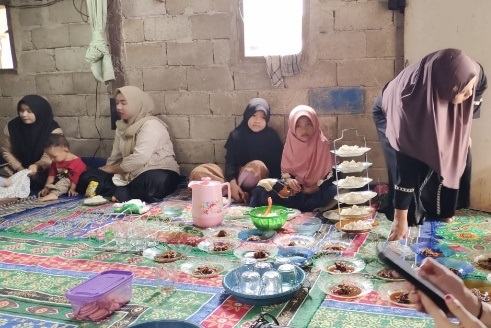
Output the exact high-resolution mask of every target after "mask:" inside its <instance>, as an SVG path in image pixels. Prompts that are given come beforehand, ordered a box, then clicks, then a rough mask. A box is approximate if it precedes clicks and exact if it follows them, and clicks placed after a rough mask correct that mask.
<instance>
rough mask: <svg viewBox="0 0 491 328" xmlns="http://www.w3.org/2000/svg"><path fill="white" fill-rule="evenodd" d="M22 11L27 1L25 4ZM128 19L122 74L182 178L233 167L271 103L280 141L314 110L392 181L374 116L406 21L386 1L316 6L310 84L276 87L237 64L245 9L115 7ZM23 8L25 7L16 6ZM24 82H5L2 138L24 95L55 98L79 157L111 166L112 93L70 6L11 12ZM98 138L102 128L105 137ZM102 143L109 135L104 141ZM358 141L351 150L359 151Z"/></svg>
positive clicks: (305, 65)
mask: <svg viewBox="0 0 491 328" xmlns="http://www.w3.org/2000/svg"><path fill="white" fill-rule="evenodd" d="M17 1H19V0H17ZM113 1H120V2H121V7H122V11H123V16H124V19H123V30H124V31H123V34H124V53H125V57H124V58H123V61H122V62H123V64H124V69H125V77H126V80H127V83H128V84H132V85H135V86H138V87H140V88H142V89H143V90H145V91H147V92H148V93H150V94H151V95H152V96H153V97H154V100H155V102H156V105H157V112H156V114H157V115H159V116H160V117H161V118H162V119H163V120H164V121H166V122H167V123H168V125H169V130H170V134H171V136H172V138H173V139H174V146H175V151H176V156H177V160H178V162H179V163H180V164H181V169H182V173H183V174H187V173H189V171H190V170H191V169H192V168H193V167H194V166H195V165H197V164H200V163H204V162H215V163H219V164H223V163H224V157H225V150H224V148H223V145H224V144H225V140H226V138H227V136H228V134H229V132H230V131H231V130H232V129H233V128H234V127H235V126H236V125H237V124H238V123H240V121H241V118H242V113H243V111H244V109H245V107H246V104H247V102H248V101H249V100H250V99H251V98H254V97H263V98H265V99H267V100H268V102H269V103H270V105H271V108H272V114H273V116H272V118H271V122H270V124H271V126H273V127H274V128H275V129H276V130H277V131H278V132H279V134H280V136H281V137H282V138H284V137H285V134H286V130H287V122H288V114H289V112H290V111H291V109H293V108H294V107H295V106H297V105H300V104H307V105H310V106H312V107H314V108H315V109H316V110H317V112H318V114H319V116H320V121H321V126H322V128H323V131H324V134H325V135H326V136H327V137H328V138H329V139H330V140H334V139H336V138H338V137H339V136H340V135H341V131H342V130H343V129H346V128H356V129H358V132H359V134H361V135H364V136H365V137H366V140H367V144H368V145H369V146H371V147H372V148H373V151H372V152H371V153H370V154H369V160H370V161H372V162H374V166H373V169H372V173H373V174H371V175H374V176H375V180H376V181H386V172H385V164H384V160H383V155H382V152H381V149H380V148H379V145H378V140H377V135H376V131H375V127H374V124H373V120H372V116H371V106H372V104H373V100H374V98H375V97H376V96H377V94H378V93H379V92H380V90H381V88H382V87H383V86H384V85H385V83H386V82H387V81H389V80H390V79H391V78H392V77H394V76H395V74H396V73H397V72H398V71H400V69H402V66H403V44H402V42H403V16H402V15H401V14H400V13H398V12H392V11H390V10H388V9H387V2H386V1H385V0H358V1H353V0H310V1H306V2H307V3H309V5H308V8H307V12H306V14H305V17H306V19H307V21H308V28H307V31H306V33H305V34H306V39H305V45H304V49H305V50H304V53H303V59H302V70H303V73H302V74H300V75H297V76H292V77H287V78H285V80H284V83H282V84H281V85H280V86H279V87H273V86H272V85H271V82H270V80H269V78H268V76H267V72H266V64H265V61H264V59H247V58H246V59H244V58H242V57H241V56H240V54H239V43H240V36H239V35H238V34H239V29H238V28H237V26H238V19H240V16H239V15H238V5H239V1H238V0H166V1H158V0H138V1H134V0H113ZM14 2H15V1H14ZM12 19H13V30H14V38H15V42H16V54H17V60H18V73H17V74H14V75H12V74H0V92H1V94H0V106H1V107H2V110H1V112H0V128H2V127H3V126H2V125H4V124H5V122H6V121H7V120H8V119H10V118H12V117H13V116H14V115H15V114H16V112H15V104H16V103H17V101H18V100H19V99H20V98H21V97H22V96H23V95H25V94H28V93H38V94H41V95H44V96H46V97H47V98H48V99H49V101H50V102H51V104H52V105H53V110H54V113H55V116H56V119H57V120H58V122H59V123H60V125H61V126H62V127H63V129H64V130H65V132H66V133H67V135H68V136H69V137H70V140H71V141H73V144H74V151H75V152H77V153H78V154H80V155H85V156H87V155H92V154H93V153H94V151H95V150H96V149H97V148H98V147H99V150H98V154H99V155H101V156H108V154H109V153H110V145H111V139H112V138H113V135H114V132H113V131H111V130H110V118H109V96H110V94H109V93H108V87H106V86H102V85H99V89H98V90H99V94H98V95H97V105H98V106H97V112H96V95H95V91H96V83H95V80H94V78H93V77H92V76H91V72H90V66H89V64H88V63H86V62H85V59H84V56H85V51H86V48H87V45H88V44H89V42H90V35H91V32H90V27H89V25H88V23H86V22H84V20H83V18H82V17H81V16H80V15H79V14H78V13H77V12H76V10H75V8H74V7H73V4H72V1H69V0H66V1H62V2H59V3H56V4H54V5H52V6H49V7H43V8H36V9H12ZM96 127H97V128H96ZM98 131H99V132H98ZM353 139H354V138H353V137H352V136H348V137H347V142H353Z"/></svg>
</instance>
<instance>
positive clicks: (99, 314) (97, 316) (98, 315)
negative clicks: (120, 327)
mask: <svg viewBox="0 0 491 328" xmlns="http://www.w3.org/2000/svg"><path fill="white" fill-rule="evenodd" d="M109 313H110V312H109V311H108V310H106V309H98V310H97V311H95V312H94V313H92V314H91V315H89V316H88V318H89V319H90V320H92V321H99V320H101V319H103V318H105V317H106V316H107V315H108V314H109Z"/></svg>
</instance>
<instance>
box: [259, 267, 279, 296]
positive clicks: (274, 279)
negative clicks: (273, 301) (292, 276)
mask: <svg viewBox="0 0 491 328" xmlns="http://www.w3.org/2000/svg"><path fill="white" fill-rule="evenodd" d="M261 282H262V285H261V295H275V294H279V293H281V291H282V286H281V282H282V277H281V275H280V273H279V272H278V271H274V270H271V271H266V272H265V273H264V274H263V276H262V277H261Z"/></svg>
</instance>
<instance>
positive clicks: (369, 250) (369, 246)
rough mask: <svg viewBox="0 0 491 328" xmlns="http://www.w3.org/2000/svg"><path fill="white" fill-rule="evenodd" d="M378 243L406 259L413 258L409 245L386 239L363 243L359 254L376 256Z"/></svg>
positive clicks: (370, 256) (413, 254)
mask: <svg viewBox="0 0 491 328" xmlns="http://www.w3.org/2000/svg"><path fill="white" fill-rule="evenodd" d="M379 245H382V246H384V247H387V248H388V249H390V250H391V251H393V252H394V253H396V254H398V255H399V256H401V257H402V258H404V259H405V260H406V261H412V260H414V256H415V255H416V254H415V253H414V252H413V250H412V249H411V247H409V246H407V245H402V244H401V243H400V242H399V241H388V242H370V243H366V244H364V245H363V246H362V247H361V248H360V250H359V251H358V253H359V254H360V255H363V256H366V257H369V258H378V247H379Z"/></svg>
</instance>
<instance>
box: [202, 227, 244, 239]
mask: <svg viewBox="0 0 491 328" xmlns="http://www.w3.org/2000/svg"><path fill="white" fill-rule="evenodd" d="M238 234H239V232H238V231H237V230H235V229H231V228H225V227H214V228H208V229H204V230H203V235H204V236H205V237H207V238H235V237H237V236H238Z"/></svg>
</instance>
